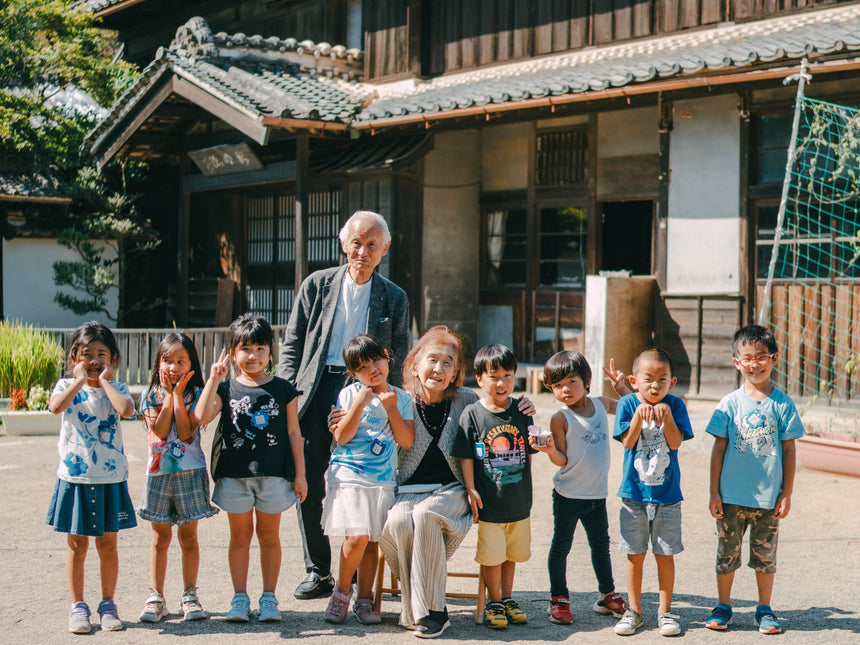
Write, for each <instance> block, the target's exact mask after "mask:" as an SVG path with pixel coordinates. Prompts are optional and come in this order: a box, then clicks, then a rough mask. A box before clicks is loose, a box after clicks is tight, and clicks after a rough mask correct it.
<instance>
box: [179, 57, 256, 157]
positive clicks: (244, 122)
mask: <svg viewBox="0 0 860 645" xmlns="http://www.w3.org/2000/svg"><path fill="white" fill-rule="evenodd" d="M174 74H175V75H174V77H173V91H174V92H176V94H178V95H179V96H181V97H183V98H186V99H188V100H189V101H191V102H192V103H195V104H197V105H199V106H200V107H201V108H203V109H204V110H206V111H207V112H209V113H210V114H212V115H213V116H216V117H218V118H219V119H221V120H222V121H224V122H225V123H227V124H228V125H231V126H233V127H234V128H236V129H237V130H239V131H240V132H242V133H244V134H245V135H247V136H248V137H249V138H250V139H252V140H253V141H256V142H257V143H259V144H260V145H261V146H264V145H266V142H267V141H268V137H269V128H268V127H266V126H265V125H263V124H262V122H261V120H260V119H259V118H258V117H257V116H255V115H254V114H252V113H251V112H250V110H248V109H247V108H244V107H243V106H241V105H239V104H237V103H233V102H232V101H230V102H228V101H225V100H222V99H220V98H218V97H217V96H215V95H214V94H212V93H211V92H209V91H208V90H206V89H204V88H203V87H200V86H199V85H197V83H196V82H195V80H193V79H192V78H186V77H185V76H184V75H183V74H182V72H181V71H180V70H174Z"/></svg>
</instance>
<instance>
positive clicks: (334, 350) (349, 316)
mask: <svg viewBox="0 0 860 645" xmlns="http://www.w3.org/2000/svg"><path fill="white" fill-rule="evenodd" d="M372 282H373V278H372V277H371V279H370V280H368V281H367V282H365V283H364V284H358V283H356V281H355V280H353V279H352V276H351V275H350V274H349V270H347V271H346V272H345V273H344V275H343V282H342V284H341V287H340V298H338V300H337V307H336V309H335V312H334V322H333V323H332V326H331V339H330V340H329V343H328V355H327V356H326V361H325V363H326V365H343V364H344V362H343V347H344V345H346V343H347V342H348V341H350V340H352V339H353V338H355V337H356V336H358V335H359V334H363V333H365V332H366V331H367V310H368V308H369V307H370V285H371V283H372Z"/></svg>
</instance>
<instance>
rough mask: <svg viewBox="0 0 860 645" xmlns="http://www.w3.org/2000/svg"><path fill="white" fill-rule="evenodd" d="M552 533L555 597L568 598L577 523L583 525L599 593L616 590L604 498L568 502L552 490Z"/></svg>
mask: <svg viewBox="0 0 860 645" xmlns="http://www.w3.org/2000/svg"><path fill="white" fill-rule="evenodd" d="M552 516H553V532H552V544H550V547H549V557H548V558H547V567H548V568H549V589H550V595H552V596H565V597H568V591H567V556H568V554H569V553H570V547H571V546H572V545H573V532H574V530H576V523H577V522H581V523H582V528H584V529H585V535H586V537H587V538H588V546H589V547H590V548H591V566H592V568H593V569H594V575H596V576H597V589H598V590H599V591H600V593H609V592H611V591H614V590H615V582H614V581H613V580H612V560H611V559H610V558H609V520H608V519H607V517H606V500H605V499H568V498H567V497H564V496H563V495H559V494H558V493H557V492H556V491H555V490H553V491H552Z"/></svg>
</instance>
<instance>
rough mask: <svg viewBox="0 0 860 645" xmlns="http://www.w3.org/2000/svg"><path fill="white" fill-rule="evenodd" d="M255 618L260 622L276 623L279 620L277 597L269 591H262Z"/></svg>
mask: <svg viewBox="0 0 860 645" xmlns="http://www.w3.org/2000/svg"><path fill="white" fill-rule="evenodd" d="M257 620H259V621H260V622H261V623H276V622H278V621H279V620H281V612H280V611H279V610H278V599H277V598H276V597H275V594H274V593H272V592H271V591H264V592H263V595H262V596H260V613H259V614H257Z"/></svg>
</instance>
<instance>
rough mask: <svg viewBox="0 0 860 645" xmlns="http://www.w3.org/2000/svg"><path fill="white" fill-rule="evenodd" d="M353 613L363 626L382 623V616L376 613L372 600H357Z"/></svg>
mask: <svg viewBox="0 0 860 645" xmlns="http://www.w3.org/2000/svg"><path fill="white" fill-rule="evenodd" d="M352 612H353V613H354V614H355V617H356V618H358V622H360V623H361V624H362V625H378V624H379V623H381V622H382V616H380V615H379V612H378V611H376V607H374V606H373V600H372V599H371V598H356V599H355V604H353V606H352Z"/></svg>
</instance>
